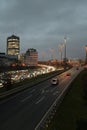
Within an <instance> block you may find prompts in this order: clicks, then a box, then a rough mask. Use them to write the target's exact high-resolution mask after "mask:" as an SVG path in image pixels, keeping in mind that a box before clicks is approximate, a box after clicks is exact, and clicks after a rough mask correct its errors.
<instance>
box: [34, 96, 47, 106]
mask: <svg viewBox="0 0 87 130" xmlns="http://www.w3.org/2000/svg"><path fill="white" fill-rule="evenodd" d="M44 98H45V96H43V97H41V98H40V99H39V100H38V101H37V102H36V103H35V104H38V103H40V102H41V101H42V100H43V99H44Z"/></svg>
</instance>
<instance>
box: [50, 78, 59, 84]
mask: <svg viewBox="0 0 87 130" xmlns="http://www.w3.org/2000/svg"><path fill="white" fill-rule="evenodd" d="M51 84H53V85H57V84H59V80H58V78H52V79H51Z"/></svg>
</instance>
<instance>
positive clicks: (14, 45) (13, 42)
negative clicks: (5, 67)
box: [7, 35, 20, 56]
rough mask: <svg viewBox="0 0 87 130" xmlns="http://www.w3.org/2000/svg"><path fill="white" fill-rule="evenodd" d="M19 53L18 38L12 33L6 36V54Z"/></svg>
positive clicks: (14, 54) (15, 54)
mask: <svg viewBox="0 0 87 130" xmlns="http://www.w3.org/2000/svg"><path fill="white" fill-rule="evenodd" d="M19 54H20V38H19V37H18V36H15V35H12V36H10V37H8V38H7V55H13V56H18V55H19Z"/></svg>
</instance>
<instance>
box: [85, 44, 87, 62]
mask: <svg viewBox="0 0 87 130" xmlns="http://www.w3.org/2000/svg"><path fill="white" fill-rule="evenodd" d="M85 51H86V59H85V64H87V45H86V46H85Z"/></svg>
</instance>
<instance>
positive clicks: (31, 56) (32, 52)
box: [24, 48, 38, 66]
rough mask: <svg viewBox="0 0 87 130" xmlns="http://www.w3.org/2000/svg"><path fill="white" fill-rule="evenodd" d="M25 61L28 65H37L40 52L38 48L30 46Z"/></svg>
mask: <svg viewBox="0 0 87 130" xmlns="http://www.w3.org/2000/svg"><path fill="white" fill-rule="evenodd" d="M24 61H25V64H26V65H27V66H37V64H38V52H37V50H36V49H33V48H30V49H28V50H27V51H26V53H25V56H24Z"/></svg>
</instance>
